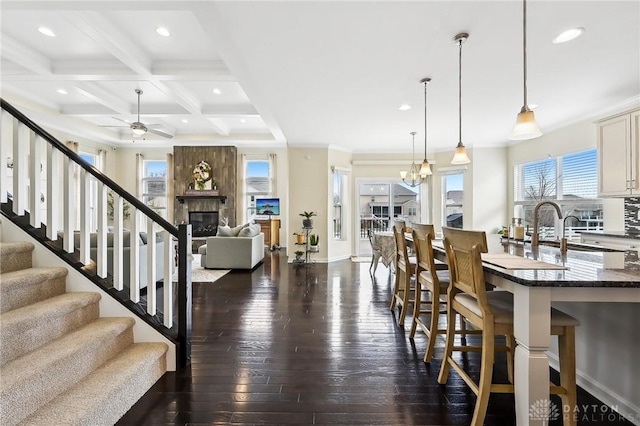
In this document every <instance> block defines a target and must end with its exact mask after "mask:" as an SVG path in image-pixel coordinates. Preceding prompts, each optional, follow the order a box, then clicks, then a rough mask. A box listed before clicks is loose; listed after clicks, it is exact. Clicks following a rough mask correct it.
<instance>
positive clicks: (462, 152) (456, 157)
mask: <svg viewBox="0 0 640 426" xmlns="http://www.w3.org/2000/svg"><path fill="white" fill-rule="evenodd" d="M468 38H469V34H467V33H460V34H458V35H456V36H455V37H454V38H453V40H454V41H455V42H456V44H457V45H458V145H456V150H455V152H454V154H453V158H452V159H451V164H453V165H459V164H469V163H471V159H470V158H469V156H468V155H467V148H465V146H464V144H463V143H462V43H464V42H465V41H466V40H467V39H468Z"/></svg>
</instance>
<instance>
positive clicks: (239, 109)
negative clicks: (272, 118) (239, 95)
mask: <svg viewBox="0 0 640 426" xmlns="http://www.w3.org/2000/svg"><path fill="white" fill-rule="evenodd" d="M202 115H208V116H216V117H237V116H246V117H253V116H256V117H257V116H259V114H258V111H256V109H255V107H254V106H253V105H250V104H244V105H205V106H203V107H202Z"/></svg>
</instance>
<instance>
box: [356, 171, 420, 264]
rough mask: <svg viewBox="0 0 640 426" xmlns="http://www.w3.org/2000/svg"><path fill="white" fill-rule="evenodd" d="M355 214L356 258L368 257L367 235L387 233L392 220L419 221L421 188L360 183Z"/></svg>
mask: <svg viewBox="0 0 640 426" xmlns="http://www.w3.org/2000/svg"><path fill="white" fill-rule="evenodd" d="M357 188H358V193H357V196H356V198H357V202H356V211H357V212H358V213H359V220H357V221H356V222H357V223H356V226H355V227H354V228H355V229H356V241H357V247H356V251H357V253H356V255H357V256H360V257H366V256H371V245H370V243H369V233H373V232H381V231H388V230H390V227H391V226H393V220H394V219H403V220H404V221H406V222H407V224H410V223H412V222H419V221H420V217H421V215H420V210H421V208H420V187H419V186H416V187H413V188H412V187H410V186H408V185H405V184H404V183H402V182H399V181H397V180H359V182H358V183H357Z"/></svg>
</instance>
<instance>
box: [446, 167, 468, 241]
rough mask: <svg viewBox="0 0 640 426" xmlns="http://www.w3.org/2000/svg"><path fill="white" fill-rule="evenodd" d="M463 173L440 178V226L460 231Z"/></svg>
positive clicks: (461, 223)
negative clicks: (441, 210) (441, 196)
mask: <svg viewBox="0 0 640 426" xmlns="http://www.w3.org/2000/svg"><path fill="white" fill-rule="evenodd" d="M463 180H464V174H463V173H457V172H456V173H452V174H446V175H444V176H442V194H443V201H442V207H443V210H444V211H443V215H442V225H443V226H448V227H450V228H459V229H462V225H463V213H462V212H463V198H464V197H463V196H464V191H463Z"/></svg>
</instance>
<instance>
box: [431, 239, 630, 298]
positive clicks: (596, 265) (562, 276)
mask: <svg viewBox="0 0 640 426" xmlns="http://www.w3.org/2000/svg"><path fill="white" fill-rule="evenodd" d="M487 243H488V246H489V247H488V248H489V253H508V254H511V255H514V256H520V257H525V258H528V259H534V260H537V261H540V262H546V263H550V264H552V265H559V266H564V267H566V268H567V269H505V268H502V267H500V266H495V265H491V264H487V263H484V269H485V271H486V272H488V273H490V274H493V275H496V276H500V277H503V278H506V279H508V280H511V281H514V282H516V283H518V284H522V285H526V286H531V287H534V286H541V287H631V288H640V259H639V258H638V252H637V251H635V250H628V251H624V250H612V249H602V251H593V250H594V248H593V246H590V249H589V250H584V249H579V247H581V245H579V244H576V245H575V247H577V248H576V249H573V248H569V249H568V250H567V251H566V252H565V253H562V252H561V251H560V249H559V248H558V247H553V246H547V245H544V243H542V244H540V245H539V246H538V249H537V250H533V249H532V248H531V244H530V243H524V244H523V243H521V242H520V243H518V244H514V243H513V242H504V241H503V240H502V239H501V238H500V236H499V235H494V234H489V235H487ZM441 244H442V243H441V241H437V242H434V249H437V250H440V257H442V255H443V248H442V246H441ZM438 246H440V247H438ZM583 246H584V247H589V246H586V245H583ZM595 250H598V249H597V248H596V249H595Z"/></svg>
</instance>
